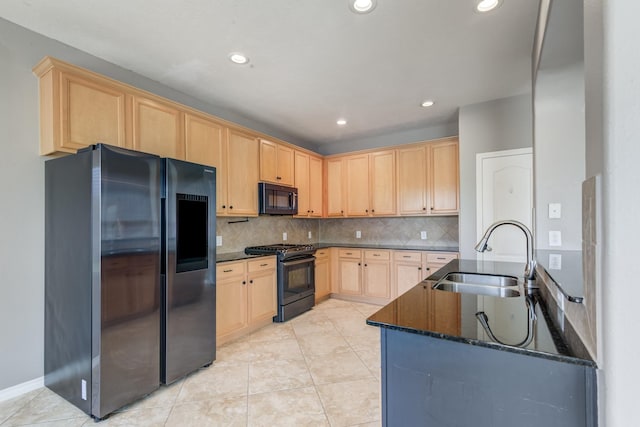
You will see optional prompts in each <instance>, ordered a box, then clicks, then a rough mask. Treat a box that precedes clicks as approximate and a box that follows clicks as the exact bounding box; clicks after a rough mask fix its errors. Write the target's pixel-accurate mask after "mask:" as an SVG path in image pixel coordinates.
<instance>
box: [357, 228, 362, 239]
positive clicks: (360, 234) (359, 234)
mask: <svg viewBox="0 0 640 427" xmlns="http://www.w3.org/2000/svg"><path fill="white" fill-rule="evenodd" d="M361 238H362V232H361V231H360V230H358V231H356V239H361Z"/></svg>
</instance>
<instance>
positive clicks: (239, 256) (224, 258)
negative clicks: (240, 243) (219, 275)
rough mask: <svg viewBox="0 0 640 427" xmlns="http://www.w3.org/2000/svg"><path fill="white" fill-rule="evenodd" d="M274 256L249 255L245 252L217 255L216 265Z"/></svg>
mask: <svg viewBox="0 0 640 427" xmlns="http://www.w3.org/2000/svg"><path fill="white" fill-rule="evenodd" d="M263 256H272V255H247V254H245V253H244V252H229V253H226V254H216V263H218V262H229V261H242V260H243V259H251V258H260V257H263Z"/></svg>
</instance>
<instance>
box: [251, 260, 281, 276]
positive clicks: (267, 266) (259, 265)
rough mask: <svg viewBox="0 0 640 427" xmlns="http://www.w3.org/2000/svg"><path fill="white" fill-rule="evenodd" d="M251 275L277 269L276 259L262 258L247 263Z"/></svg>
mask: <svg viewBox="0 0 640 427" xmlns="http://www.w3.org/2000/svg"><path fill="white" fill-rule="evenodd" d="M247 265H248V267H249V273H254V272H256V271H265V270H274V269H275V268H276V257H274V256H268V257H260V258H259V259H256V260H253V261H249V262H247Z"/></svg>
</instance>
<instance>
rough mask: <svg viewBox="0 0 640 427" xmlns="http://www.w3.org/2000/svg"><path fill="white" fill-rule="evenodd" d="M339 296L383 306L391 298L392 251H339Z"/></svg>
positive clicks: (342, 249)
mask: <svg viewBox="0 0 640 427" xmlns="http://www.w3.org/2000/svg"><path fill="white" fill-rule="evenodd" d="M337 259H338V264H337V272H336V275H335V276H336V278H337V280H338V286H337V294H338V295H339V296H343V297H350V299H356V300H359V301H363V302H371V303H378V304H384V303H386V302H388V301H389V300H390V298H391V251H389V250H373V249H348V248H347V249H344V248H340V249H338V255H337Z"/></svg>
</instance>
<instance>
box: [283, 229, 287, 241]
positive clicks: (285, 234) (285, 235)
mask: <svg viewBox="0 0 640 427" xmlns="http://www.w3.org/2000/svg"><path fill="white" fill-rule="evenodd" d="M282 240H287V232H286V231H285V232H284V233H282Z"/></svg>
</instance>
